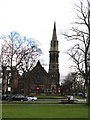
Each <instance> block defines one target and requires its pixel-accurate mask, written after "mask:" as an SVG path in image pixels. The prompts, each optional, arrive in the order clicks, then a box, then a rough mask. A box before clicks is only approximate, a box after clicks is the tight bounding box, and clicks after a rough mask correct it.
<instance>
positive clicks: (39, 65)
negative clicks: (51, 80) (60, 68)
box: [30, 61, 48, 74]
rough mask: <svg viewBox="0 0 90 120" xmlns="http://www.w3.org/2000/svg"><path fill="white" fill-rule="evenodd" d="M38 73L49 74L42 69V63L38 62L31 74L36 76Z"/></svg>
mask: <svg viewBox="0 0 90 120" xmlns="http://www.w3.org/2000/svg"><path fill="white" fill-rule="evenodd" d="M37 72H41V74H42V73H44V74H48V73H47V72H46V70H45V69H44V68H43V67H42V65H41V63H40V61H38V62H37V64H36V66H35V67H34V68H33V69H32V70H31V72H30V73H31V74H33V73H34V74H35V73H37Z"/></svg>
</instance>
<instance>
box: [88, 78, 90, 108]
mask: <svg viewBox="0 0 90 120" xmlns="http://www.w3.org/2000/svg"><path fill="white" fill-rule="evenodd" d="M88 105H89V106H90V77H89V84H88Z"/></svg>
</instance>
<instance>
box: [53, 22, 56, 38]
mask: <svg viewBox="0 0 90 120" xmlns="http://www.w3.org/2000/svg"><path fill="white" fill-rule="evenodd" d="M52 39H56V40H57V34H56V22H55V21H54V28H53V36H52Z"/></svg>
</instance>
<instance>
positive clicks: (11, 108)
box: [2, 104, 88, 118]
mask: <svg viewBox="0 0 90 120" xmlns="http://www.w3.org/2000/svg"><path fill="white" fill-rule="evenodd" d="M2 117H3V118H88V106H87V105H75V104H74V105H62V104H61V105H55V104H54V105H52V104H48V105H43V104H30V105H29V104H3V105H2Z"/></svg>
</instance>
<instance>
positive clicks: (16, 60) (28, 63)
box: [1, 31, 42, 100]
mask: <svg viewBox="0 0 90 120" xmlns="http://www.w3.org/2000/svg"><path fill="white" fill-rule="evenodd" d="M1 39H3V40H4V44H3V45H2V51H1V61H2V66H5V67H6V68H8V69H9V70H10V71H11V80H10V87H11V92H10V100H11V96H12V88H13V84H12V82H13V77H14V70H15V69H16V70H18V71H19V72H20V71H21V72H25V71H29V70H30V69H31V68H32V67H33V65H34V64H35V62H36V60H37V57H39V56H40V55H41V53H42V51H41V49H40V48H39V47H38V43H37V42H36V41H34V40H33V39H29V38H27V37H22V36H20V35H19V33H17V32H15V31H13V32H10V33H9V35H8V36H5V35H4V36H1Z"/></svg>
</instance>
